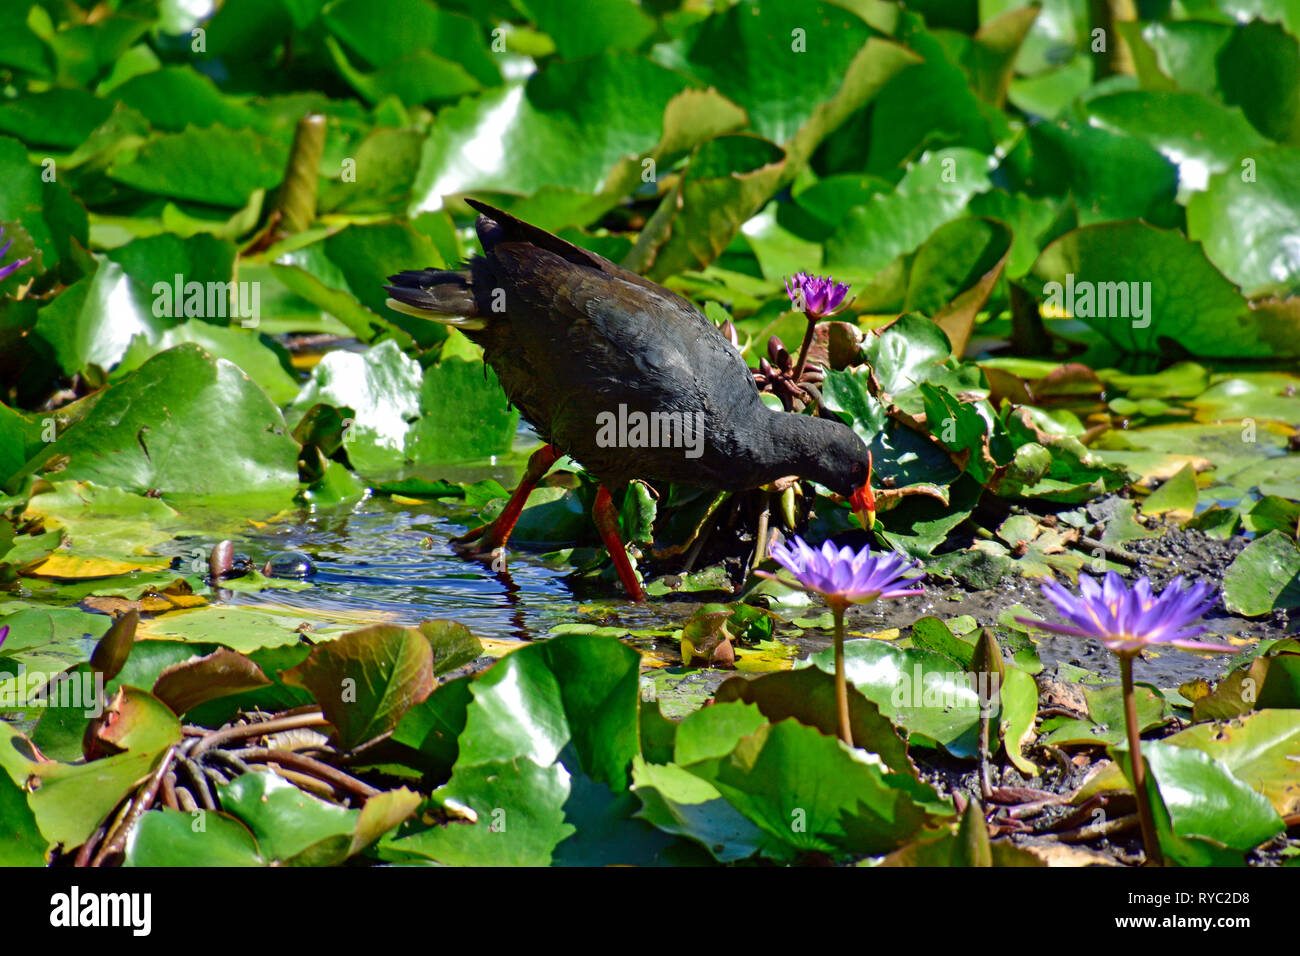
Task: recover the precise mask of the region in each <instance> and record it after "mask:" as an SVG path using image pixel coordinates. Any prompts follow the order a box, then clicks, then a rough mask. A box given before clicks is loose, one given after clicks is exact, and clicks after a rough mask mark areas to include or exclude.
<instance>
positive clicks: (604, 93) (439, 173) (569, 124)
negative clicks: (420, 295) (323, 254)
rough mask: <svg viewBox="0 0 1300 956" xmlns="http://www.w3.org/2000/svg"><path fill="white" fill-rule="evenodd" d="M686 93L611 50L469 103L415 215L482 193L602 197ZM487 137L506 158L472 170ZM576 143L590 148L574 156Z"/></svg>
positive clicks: (433, 148) (454, 119)
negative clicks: (551, 189)
mask: <svg viewBox="0 0 1300 956" xmlns="http://www.w3.org/2000/svg"><path fill="white" fill-rule="evenodd" d="M686 86H687V81H686V79H685V77H683V76H682V75H681V74H679V73H675V72H673V71H671V70H668V69H665V68H664V67H662V66H659V65H658V64H655V63H652V62H650V61H649V60H647V59H643V58H641V57H637V56H634V55H631V54H627V53H620V52H614V51H609V52H605V53H602V54H600V55H598V56H594V57H590V58H587V59H585V60H583V61H581V62H572V63H570V62H560V61H556V62H551V63H549V64H548V65H547V67H546V69H544V70H540V71H538V72H536V73H534V74H533V75H532V76H531V77H529V79H528V80H527V82H526V83H524V84H522V85H520V84H510V85H507V86H501V87H496V88H493V89H489V90H486V91H484V92H482V93H480V94H477V95H474V96H469V97H465V98H463V99H462V100H461V101H460V102H458V103H456V104H454V105H452V106H448V107H446V108H445V109H443V110H442V111H441V112H440V113H439V118H438V123H437V124H436V125H435V126H434V128H433V131H432V133H431V135H430V137H429V139H428V140H427V141H426V143H425V146H424V154H423V157H422V160H421V163H420V170H419V173H418V174H417V176H416V179H415V183H414V185H413V187H412V191H411V195H412V207H413V208H412V212H413V213H414V212H416V211H419V212H424V211H429V210H435V209H439V208H441V207H442V205H443V203H444V197H447V196H453V195H463V194H474V193H477V192H483V191H490V192H502V193H509V194H513V195H532V194H533V193H535V192H537V190H539V189H541V188H542V187H543V186H547V185H549V186H555V187H563V188H569V189H574V190H577V191H579V192H586V193H595V192H597V191H598V190H599V189H600V188H601V186H602V184H603V183H604V181H605V180H606V178H607V176H608V175H609V173H610V171H611V169H613V168H614V167H615V165H616V164H619V163H622V162H623V161H624V160H625V159H626V157H627V155H628V154H629V153H635V154H640V153H642V152H644V151H646V150H650V149H653V148H654V147H655V146H656V144H657V143H658V142H659V140H660V136H661V134H662V132H663V121H664V111H665V108H666V107H667V106H668V103H669V101H670V100H672V98H673V97H674V96H676V95H677V94H679V93H680V92H682V90H683V89H684V88H685V87H686ZM503 117H504V118H505V122H504V123H503V122H502V118H503ZM484 136H488V137H489V138H491V139H492V141H493V142H495V143H497V144H498V145H499V149H493V150H492V151H491V153H490V154H479V153H475V155H476V161H475V162H473V163H469V164H467V163H466V161H465V157H466V156H467V155H469V154H468V153H467V152H466V150H467V149H468V150H470V151H471V152H473V151H474V147H473V146H472V145H471V144H473V143H475V142H481V141H483V137H484ZM575 142H581V143H584V144H586V146H587V148H585V149H583V150H581V151H579V152H576V153H575V152H574V150H573V149H572V144H573V143H575ZM425 265H427V263H425ZM412 268H419V266H414V267H412ZM390 271H391V270H390ZM375 274H376V275H379V274H382V273H378V272H377V273H375Z"/></svg>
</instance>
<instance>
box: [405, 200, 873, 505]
mask: <svg viewBox="0 0 1300 956" xmlns="http://www.w3.org/2000/svg"><path fill="white" fill-rule="evenodd" d="M470 205H472V206H473V207H474V208H475V209H476V210H478V211H479V212H480V213H481V215H480V217H479V219H478V223H477V231H478V236H479V241H480V242H481V244H482V246H483V255H481V256H475V257H473V258H472V259H471V260H470V261H469V262H468V263H467V268H466V269H464V270H462V271H448V270H437V269H425V270H418V271H412V272H402V273H399V274H398V275H395V276H391V277H390V278H389V282H390V285H388V286H387V287H386V288H387V290H388V293H389V295H391V296H392V298H393V300H395V301H393V302H390V304H392V305H395V306H396V307H398V308H402V309H403V311H409V312H411V313H412V314H416V315H423V314H427V315H429V316H430V317H432V318H439V319H440V320H442V321H446V322H448V323H450V324H453V325H456V326H457V327H459V328H461V329H462V330H463V331H464V332H465V333H466V334H467V335H468V336H469V337H470V338H471V339H472V340H473V341H475V342H477V343H478V344H479V345H481V346H482V347H483V351H484V356H485V358H486V360H487V362H488V364H489V365H491V366H492V368H493V369H494V370H495V371H496V373H497V378H498V379H499V380H500V382H501V385H502V387H503V388H504V389H505V393H506V395H507V396H508V397H509V398H510V400H511V402H513V403H514V404H515V405H516V406H517V407H518V408H519V410H520V412H521V413H522V414H523V416H524V417H525V418H526V419H527V420H528V421H529V422H530V423H531V424H532V425H533V427H534V428H536V429H537V432H538V434H539V435H541V437H542V438H543V439H544V440H545V441H547V442H548V443H549V444H551V445H552V446H553V447H554V448H555V449H557V450H558V451H560V452H563V453H565V454H569V455H572V456H573V457H574V458H575V459H577V460H578V461H579V462H580V463H581V464H582V465H583V467H585V468H586V469H587V470H588V471H589V472H591V474H593V475H594V476H595V477H596V478H598V479H599V480H600V481H601V482H602V483H604V484H606V485H609V486H612V487H617V486H620V485H622V484H624V483H626V482H627V481H628V480H629V479H631V478H643V479H647V480H651V481H675V482H681V483H684V484H689V485H697V486H702V487H708V488H717V489H723V490H742V489H747V488H755V487H758V486H759V485H762V484H766V483H767V482H770V481H772V480H774V479H776V478H779V477H782V476H785V475H799V476H801V477H805V478H811V479H813V480H815V481H818V482H820V483H822V484H823V485H825V486H826V487H828V488H830V489H831V490H832V491H835V492H837V493H839V494H843V495H849V494H850V493H852V492H853V490H854V489H856V488H859V487H861V486H863V485H864V483H865V482H866V480H867V472H868V463H867V450H866V447H865V446H864V445H863V443H862V441H861V440H860V439H859V438H858V437H857V435H855V434H854V433H853V430H852V429H850V428H849V427H847V426H846V425H844V424H842V423H840V422H837V421H830V420H827V419H822V418H813V417H810V416H807V415H793V414H789V413H787V412H779V411H773V410H771V409H769V408H768V407H767V406H766V405H764V404H763V402H762V400H761V399H760V398H759V394H758V390H757V388H756V386H755V385H754V380H753V377H752V375H751V373H750V371H749V369H748V367H747V366H746V365H745V362H744V360H743V359H742V358H741V357H740V354H739V353H738V352H737V351H736V350H735V348H734V347H733V346H732V345H731V343H730V342H729V341H727V339H726V338H725V337H724V336H723V335H722V333H721V332H719V331H718V329H717V328H716V327H715V326H714V325H713V323H711V322H710V321H709V320H708V319H706V318H705V317H704V315H702V314H701V313H700V311H699V310H698V309H696V308H695V307H694V306H693V305H692V304H691V303H690V302H689V301H687V300H686V299H685V298H683V297H682V296H680V295H678V294H676V293H675V292H672V291H670V290H668V289H664V288H662V287H661V286H658V285H656V284H655V283H653V282H651V281H650V280H648V279H645V278H643V277H642V276H639V275H637V274H636V273H633V272H629V271H628V270H626V269H623V268H621V267H619V266H617V265H615V264H614V263H613V262H610V261H609V260H608V259H605V258H603V257H601V256H598V255H596V254H594V253H592V252H588V251H587V250H585V249H581V248H579V247H578V246H575V245H573V244H571V243H569V242H566V241H564V240H563V239H560V238H559V237H558V236H554V235H552V234H550V233H548V232H546V231H544V230H542V229H538V228H537V227H535V226H532V225H529V224H528V223H526V222H523V221H521V220H519V219H516V218H515V217H513V216H511V215H509V214H508V213H504V212H502V211H500V210H497V209H493V208H492V207H491V206H487V205H485V204H483V203H479V202H475V201H473V200H470ZM656 414H657V415H658V416H660V417H659V418H658V419H655V418H653V417H652V416H654V415H656ZM620 416H622V417H621V418H620ZM641 416H643V417H641ZM665 416H676V418H672V417H665ZM611 420H613V421H615V422H620V421H621V422H637V421H651V422H658V423H659V425H660V426H661V427H660V430H659V431H658V432H657V435H658V437H659V438H661V439H663V438H667V437H671V435H669V433H668V432H667V431H665V430H664V427H665V426H664V423H665V422H668V423H671V422H674V421H676V422H682V423H686V422H689V423H691V424H692V426H693V425H694V424H696V423H699V424H701V425H702V426H703V428H702V435H701V436H700V437H699V438H698V439H697V438H696V437H695V435H694V433H693V432H692V433H691V434H690V435H689V436H687V435H684V434H683V435H681V436H680V437H681V438H682V439H683V442H691V443H693V444H697V445H698V448H694V447H689V446H687V445H686V444H684V443H679V444H678V445H677V447H672V446H671V445H670V446H669V447H646V446H644V445H643V446H641V447H633V446H635V445H636V443H637V437H638V436H637V435H636V433H635V432H631V433H630V434H624V433H622V432H619V433H617V434H616V435H615V438H616V440H615V441H614V442H613V443H611V442H610V441H609V438H610V432H609V430H608V426H609V424H610V422H611ZM642 437H646V436H642ZM629 438H630V439H631V440H630V441H629V440H628V439H629ZM653 438H654V436H649V437H648V439H647V440H653ZM661 444H662V442H661ZM695 451H697V452H698V454H691V452H695Z"/></svg>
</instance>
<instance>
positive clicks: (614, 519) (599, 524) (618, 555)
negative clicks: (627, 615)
mask: <svg viewBox="0 0 1300 956" xmlns="http://www.w3.org/2000/svg"><path fill="white" fill-rule="evenodd" d="M591 517H592V520H594V521H595V522H596V530H597V531H599V532H600V540H601V541H603V542H605V550H606V551H608V552H609V556H610V557H611V558H613V559H614V570H616V571H617V572H618V579H619V580H620V581H622V582H623V589H624V590H625V591H627V594H628V597H630V598H631V599H632V600H633V601H637V602H644V601H645V590H644V589H643V588H642V587H641V582H640V581H638V580H637V578H636V572H635V571H633V570H632V562H631V561H629V560H628V559H627V548H625V547H623V539H622V537H620V536H619V533H618V512H617V511H616V510H614V499H613V498H612V497H610V494H609V489H608V488H606V487H605V486H604V485H601V486H600V490H599V491H597V492H596V505H595V507H594V508H592V509H591Z"/></svg>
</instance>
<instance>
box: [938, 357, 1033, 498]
mask: <svg viewBox="0 0 1300 956" xmlns="http://www.w3.org/2000/svg"><path fill="white" fill-rule="evenodd" d="M920 388H921V395H922V396H923V399H924V402H925V423H926V426H927V427H928V428H929V429H930V433H931V434H932V435H934V436H935V437H936V438H937V439H938V440H939V441H940V442H942V443H943V444H944V446H945V447H947V448H948V450H949V451H951V452H954V453H956V454H957V455H958V456H959V457H964V458H965V460H966V465H965V470H966V472H967V473H969V474H970V475H971V476H972V477H974V478H975V480H976V481H978V482H980V484H985V483H987V482H988V481H989V480H990V479H991V478H992V477H993V476H994V474H995V472H996V471H997V470H998V469H999V468H1000V467H1001V466H1002V465H1003V464H1006V463H1008V462H1010V461H1011V460H1012V458H1013V457H1014V454H1015V450H1014V448H1013V446H1012V445H1011V443H1010V441H1009V440H1008V438H1007V435H1006V431H1005V428H1004V426H1003V424H1002V422H1001V420H999V418H998V416H997V415H996V414H995V413H994V411H993V408H992V406H990V405H989V403H988V402H986V401H983V400H980V401H976V402H965V401H962V400H961V399H960V398H958V397H957V396H956V395H953V394H952V393H951V392H949V391H948V389H946V388H943V387H941V386H940V387H936V386H934V385H931V384H930V383H929V382H926V383H923V384H922V385H921V387H920Z"/></svg>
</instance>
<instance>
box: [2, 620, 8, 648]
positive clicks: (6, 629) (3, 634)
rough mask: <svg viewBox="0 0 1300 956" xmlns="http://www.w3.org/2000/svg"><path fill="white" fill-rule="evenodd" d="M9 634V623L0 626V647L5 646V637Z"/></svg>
mask: <svg viewBox="0 0 1300 956" xmlns="http://www.w3.org/2000/svg"><path fill="white" fill-rule="evenodd" d="M8 636H9V625H8V624H6V625H5V626H4V627H0V647H2V646H4V642H5V638H6V637H8Z"/></svg>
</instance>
